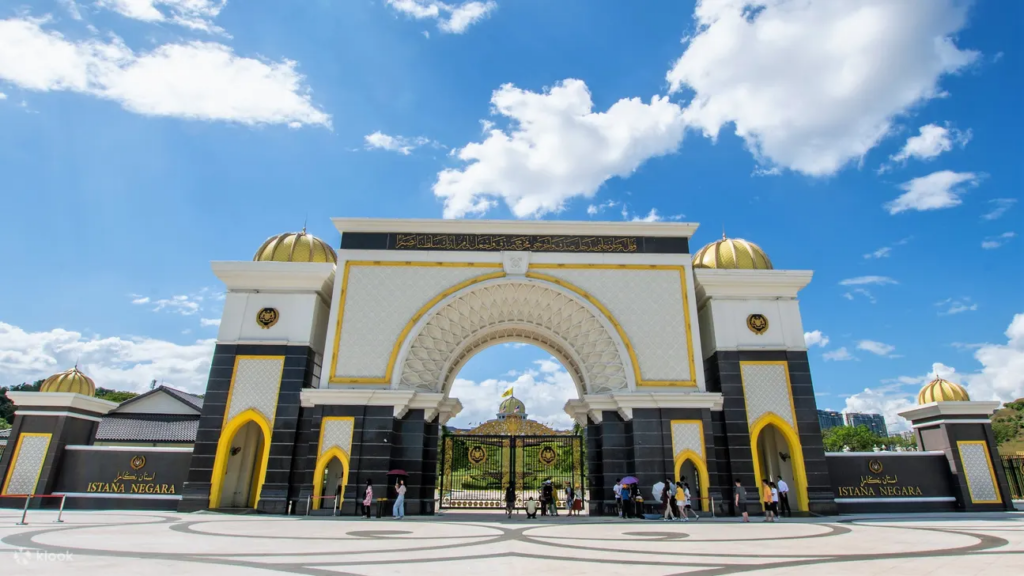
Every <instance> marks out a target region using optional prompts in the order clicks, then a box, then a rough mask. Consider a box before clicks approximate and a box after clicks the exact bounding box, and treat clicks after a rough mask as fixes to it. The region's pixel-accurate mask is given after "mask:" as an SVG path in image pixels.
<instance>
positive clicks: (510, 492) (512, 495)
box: [505, 484, 516, 518]
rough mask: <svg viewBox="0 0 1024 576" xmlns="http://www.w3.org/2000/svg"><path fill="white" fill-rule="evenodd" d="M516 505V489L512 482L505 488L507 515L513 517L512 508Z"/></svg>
mask: <svg viewBox="0 0 1024 576" xmlns="http://www.w3.org/2000/svg"><path fill="white" fill-rule="evenodd" d="M515 507H516V489H515V488H513V487H512V485H511V484H509V485H508V488H506V489H505V515H507V516H508V517H509V518H511V517H512V509H513V508H515Z"/></svg>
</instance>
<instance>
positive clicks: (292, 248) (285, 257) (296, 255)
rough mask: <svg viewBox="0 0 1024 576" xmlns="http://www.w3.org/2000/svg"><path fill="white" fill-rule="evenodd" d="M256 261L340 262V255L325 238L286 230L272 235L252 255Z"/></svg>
mask: <svg viewBox="0 0 1024 576" xmlns="http://www.w3.org/2000/svg"><path fill="white" fill-rule="evenodd" d="M252 259H253V261H254V262H330V263H331V264H337V263H338V255H337V254H336V253H335V252H334V248H331V246H330V245H329V244H327V243H326V242H324V241H323V240H321V239H319V238H317V237H316V236H313V235H312V234H306V229H305V228H303V229H302V232H298V233H296V232H286V233H284V234H278V235H277V236H271V237H270V238H267V241H266V242H264V243H263V245H262V246H260V249H259V250H257V251H256V255H255V256H253V257H252Z"/></svg>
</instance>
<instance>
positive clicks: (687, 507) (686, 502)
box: [683, 482, 700, 520]
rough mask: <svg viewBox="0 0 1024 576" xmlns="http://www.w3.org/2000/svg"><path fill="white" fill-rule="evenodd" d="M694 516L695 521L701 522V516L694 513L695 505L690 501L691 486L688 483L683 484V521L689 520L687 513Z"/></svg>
mask: <svg viewBox="0 0 1024 576" xmlns="http://www.w3.org/2000/svg"><path fill="white" fill-rule="evenodd" d="M688 512H689V513H692V514H693V519H694V520H700V516H698V515H697V513H696V512H694V511H693V503H692V502H691V501H690V485H689V484H688V483H686V482H684V483H683V520H687V518H686V516H687V513H688Z"/></svg>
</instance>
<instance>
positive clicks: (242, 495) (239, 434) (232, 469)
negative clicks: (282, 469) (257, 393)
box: [210, 410, 270, 508]
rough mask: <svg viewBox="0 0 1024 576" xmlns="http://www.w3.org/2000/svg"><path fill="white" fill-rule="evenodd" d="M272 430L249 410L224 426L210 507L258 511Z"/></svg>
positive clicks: (215, 463) (215, 465) (215, 462)
mask: <svg viewBox="0 0 1024 576" xmlns="http://www.w3.org/2000/svg"><path fill="white" fill-rule="evenodd" d="M269 440H270V427H269V425H268V424H267V423H266V421H265V419H263V418H262V417H261V415H260V414H258V413H256V412H255V411H253V410H247V411H246V412H243V413H242V414H240V415H238V416H237V417H235V418H234V419H233V420H231V421H230V422H228V424H227V425H226V426H225V427H224V432H223V434H222V436H221V440H220V442H219V445H218V448H217V457H216V459H215V461H214V469H213V482H212V486H211V490H210V508H255V507H256V505H257V503H258V502H259V499H260V492H261V490H262V488H263V480H264V478H265V476H266V472H267V461H268V459H269V456H270V441H269Z"/></svg>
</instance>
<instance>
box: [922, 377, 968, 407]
mask: <svg viewBox="0 0 1024 576" xmlns="http://www.w3.org/2000/svg"><path fill="white" fill-rule="evenodd" d="M970 399H971V397H970V396H968V395H967V390H964V387H963V386H961V385H959V384H956V383H954V382H950V381H949V380H945V379H943V378H936V379H935V380H932V381H931V382H929V383H927V384H925V385H924V387H923V388H921V391H920V392H918V394H917V403H918V404H931V403H932V402H968V401H970Z"/></svg>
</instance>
